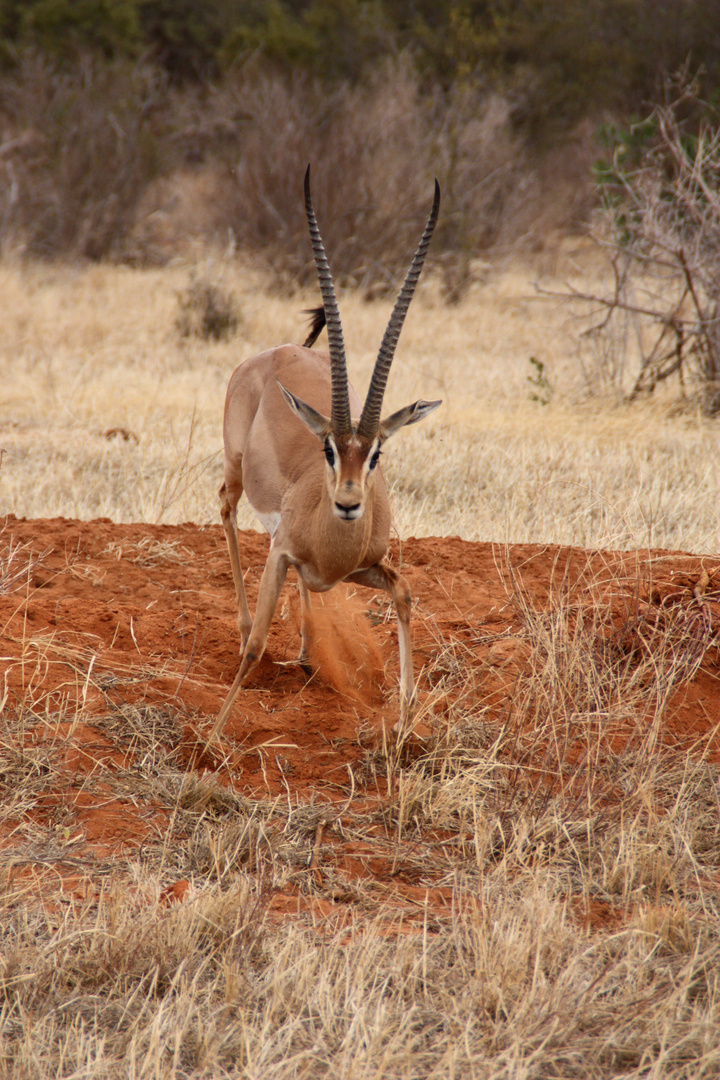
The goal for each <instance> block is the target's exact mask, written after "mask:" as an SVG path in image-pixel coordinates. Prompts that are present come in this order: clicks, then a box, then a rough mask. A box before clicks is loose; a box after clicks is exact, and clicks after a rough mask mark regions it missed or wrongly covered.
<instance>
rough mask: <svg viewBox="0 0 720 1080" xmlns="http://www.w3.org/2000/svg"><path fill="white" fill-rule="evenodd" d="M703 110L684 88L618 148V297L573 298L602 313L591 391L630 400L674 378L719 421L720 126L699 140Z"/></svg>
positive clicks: (594, 332) (609, 238)
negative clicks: (695, 121) (600, 387)
mask: <svg viewBox="0 0 720 1080" xmlns="http://www.w3.org/2000/svg"><path fill="white" fill-rule="evenodd" d="M702 108H703V106H702V103H701V102H700V101H699V98H698V89H697V86H696V85H695V84H689V83H687V82H681V83H680V87H679V90H678V93H677V96H676V98H675V100H673V101H672V102H670V104H667V105H658V106H656V107H655V109H654V110H653V113H652V116H651V117H650V119H649V120H648V121H646V122H645V123H644V124H643V125H642V126H639V127H638V128H636V129H635V130H634V131H633V132H631V133H630V135H629V136H627V137H625V138H623V139H622V140H621V142H620V146H619V148H618V150H617V151H616V153H615V159H614V162H613V166H612V168H611V169H609V170H608V171H607V172H606V173H605V174H603V176H602V177H601V179H602V180H603V181H604V183H605V186H606V192H607V195H606V199H605V204H604V209H603V212H602V216H601V230H602V233H603V235H604V237H605V238H606V242H607V243H609V244H610V246H611V250H612V255H613V267H614V272H615V285H614V290H613V292H612V293H611V294H610V295H606V296H596V295H591V296H588V295H584V294H580V293H575V294H574V295H575V296H576V297H579V298H580V299H582V300H585V301H588V302H590V303H592V304H594V305H598V304H599V305H600V308H601V309H602V317H601V319H600V321H599V322H596V324H595V325H594V326H593V327H592V328H591V330H590V331H589V332H588V336H589V337H590V338H591V339H595V343H594V344H593V348H594V350H595V352H594V356H595V361H596V362H595V363H593V362H592V360H591V362H590V364H589V381H590V382H591V383H592V382H594V381H596V380H597V381H599V383H601V384H602V383H607V382H608V381H609V382H610V383H611V384H614V385H615V386H617V387H618V388H620V389H622V390H623V391H624V392H626V393H627V395H628V397H629V400H631V401H632V400H634V399H635V398H637V397H639V396H640V395H647V394H652V393H653V391H654V390H655V389H656V387H657V386H658V385H660V384H662V383H665V382H666V380H668V379H670V378H671V377H673V376H675V377H676V378H677V380H678V384H679V387H680V391H681V393H682V394H685V391H686V385H689V387H690V388H691V389H693V390H694V391H695V392H696V395H697V398H698V400H699V404H700V408H701V410H702V412H703V413H704V415H706V416H710V417H713V416H717V415H718V414H720V288H719V286H718V264H719V261H720V127H719V126H718V123H717V115H716V114H712V113H709V112H706V114H705V117H704V118H703V119H702V120H701V121H700V124H699V127H698V128H696V132H697V133H693V130H692V128H691V125H690V124H689V123H688V122H687V121H686V119H685V118H686V117H687V116H688V115H694V116H697V114H698V112H699V111H700V109H702ZM598 339H599V342H600V344H597V341H598ZM618 350H619V352H620V354H621V356H619V354H618ZM628 379H629V380H630V381H629V383H628Z"/></svg>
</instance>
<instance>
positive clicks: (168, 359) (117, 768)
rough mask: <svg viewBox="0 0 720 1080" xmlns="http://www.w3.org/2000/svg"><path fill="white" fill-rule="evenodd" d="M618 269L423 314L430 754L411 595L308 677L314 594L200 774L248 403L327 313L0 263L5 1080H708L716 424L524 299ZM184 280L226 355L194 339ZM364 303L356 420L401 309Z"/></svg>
mask: <svg viewBox="0 0 720 1080" xmlns="http://www.w3.org/2000/svg"><path fill="white" fill-rule="evenodd" d="M600 273H601V270H600V267H599V264H598V263H597V261H596V259H595V256H594V255H593V254H592V253H591V252H589V251H588V250H586V249H585V247H584V246H583V245H581V244H580V243H579V242H573V241H566V242H564V244H563V245H562V246H559V247H557V248H555V249H553V252H552V254H546V255H542V254H541V255H538V256H536V257H535V259H534V262H533V263H532V264H530V263H529V262H527V261H526V262H521V261H519V260H515V261H508V262H507V263H505V264H503V265H496V266H492V267H490V266H487V267H483V266H480V265H479V266H478V267H477V268H476V271H475V276H476V281H475V284H474V285H473V286H472V288H471V289H470V291H469V292H468V294H467V295H466V296H465V298H464V299H463V301H462V302H461V303H460V304H458V305H457V306H454V307H448V306H446V305H444V304H443V303H442V302H441V298H440V295H439V290H438V288H437V283H436V282H435V281H434V280H433V279H432V277H430V279H429V280H427V281H426V282H424V283H423V285H422V287H421V288H420V290H419V293H418V296H417V298H416V300H415V302H414V305H413V307H412V308H411V311H410V314H409V316H408V320H407V324H406V327H405V330H404V332H403V336H402V338H401V344H400V347H399V350H398V355H397V357H396V361H395V364H394V368H393V371H392V373H391V377H390V383H389V389H388V396H387V401H386V404H387V408H388V409H392V408H395V407H399V406H401V405H403V404H406V403H407V402H409V401H412V400H414V399H415V398H417V397H426V398H433V397H442V398H443V399H444V402H445V404H444V406H443V409H442V410H440V411H438V412H437V413H436V414H434V415H433V417H432V418H431V419H430V420H428V421H426V422H425V423H424V424H422V425H418V427H417V428H411V429H409V430H408V431H407V432H405V433H403V434H401V435H398V436H397V437H396V439H394V440H393V442H392V443H390V444H389V446H388V448H387V453H386V454H385V456H384V459H383V468H384V472H385V475H386V478H387V480H388V484H389V487H390V490H391V498H392V502H393V509H394V513H395V523H396V536H395V538H394V540H393V544H392V551H391V556H392V559H393V561H394V562H395V564H396V565H399V566H402V570H403V573H404V574H405V575H406V576H407V578H408V580H409V583H410V586H411V589H412V592H413V596H414V598H415V608H414V631H413V632H414V642H415V669H416V673H417V674H418V676H419V683H420V688H421V705H420V710H419V714H418V717H417V724H418V726H417V730H416V732H415V733H414V734H411V733H406V734H405V735H404V736H402V737H401V738H400V739H399V740H397V741H396V740H394V739H392V738H391V737H390V731H391V728H392V725H393V723H394V720H395V718H396V710H397V694H396V690H395V683H396V678H397V644H396V638H395V631H394V625H393V617H392V611H391V609H389V607H388V604H387V601H386V598H385V597H382V596H373V595H372V594H371V593H369V592H367V591H363V592H361V591H357V592H354V591H352V590H344V591H343V590H341V589H337V590H335V591H334V592H333V593H331V594H329V595H328V597H327V598H326V603H325V604H323V605H318V609H317V612H316V626H315V652H314V657H313V659H314V661H315V665H316V669H317V670H316V674H315V675H314V676H313V677H312V678H311V679H310V680H308V679H307V678H306V677H305V675H303V673H302V672H301V671H300V669H299V668H298V667H297V666H296V665H295V663H294V658H295V656H296V654H297V651H298V648H299V636H298V627H297V604H296V600H295V596H294V586H293V585H292V583H289V584H288V586H287V587H286V590H285V592H284V594H283V597H282V598H281V603H280V605H279V608H278V614H277V617H276V620H275V622H274V624H273V627H272V630H271V635H270V640H269V647H268V652H267V654H266V657H265V658H264V660H263V662H262V664H261V665H260V667H259V669H258V671H257V673H256V675H255V676H254V677H253V679H252V682H251V685H250V686H249V687H248V688H247V690H245V691H244V692H243V693H242V695H241V697H240V698H239V699H238V702H237V704H236V706H235V709H234V711H233V716H232V720H231V722H230V723H229V724H228V726H227V728H226V731H225V734H224V739H223V749H222V751H221V750H220V749H219V748H218V749H215V750H214V751H213V752H210V751H209V750H208V749H207V748H206V746H205V745H204V742H203V733H204V732H205V733H207V731H208V730H209V728H210V726H211V721H212V718H213V716H214V714H215V713H216V711H217V708H218V706H219V704H220V703H221V701H222V699H223V697H224V694H225V691H226V689H227V686H228V684H229V682H230V681H231V680H232V677H233V675H234V672H235V666H236V664H237V647H238V637H237V628H236V625H235V612H234V602H233V594H232V584H231V576H230V570H229V565H228V560H227V554H226V551H225V544H224V537H223V534H222V531H221V529H220V527H219V525H218V524H217V510H216V506H217V500H216V492H217V488H218V486H219V483H220V478H221V435H220V422H221V413H222V402H223V396H224V390H225V386H226V383H227V379H228V376H229V374H230V372H231V371H232V369H233V367H234V366H235V364H236V363H238V362H239V361H240V360H241V359H242V358H243V357H245V356H247V355H251V354H252V353H254V352H257V351H259V350H260V349H262V348H264V347H267V346H268V345H269V344H274V343H278V342H281V341H286V340H299V339H302V336H303V333H304V326H303V322H302V316H301V314H300V312H301V310H302V309H303V308H305V307H308V306H310V305H311V304H312V303H314V302H316V298H315V296H314V294H312V293H298V294H296V295H294V296H292V297H290V298H288V297H281V296H278V295H276V294H269V293H268V291H267V290H266V289H265V288H264V286H263V281H262V280H261V278H259V277H258V275H257V274H255V273H253V272H252V270H251V269H248V268H245V269H243V270H240V269H238V267H237V264H236V263H235V262H231V261H229V260H225V259H224V258H222V257H221V256H215V257H213V258H208V257H207V256H203V257H202V258H201V257H200V256H199V257H198V259H197V261H196V263H195V264H194V266H192V267H190V266H188V265H187V264H179V265H176V266H172V267H166V268H164V269H162V270H156V271H155V270H129V269H120V268H117V267H109V266H95V267H92V268H87V267H76V268H69V267H67V266H42V267H38V266H32V265H25V266H19V265H12V264H11V263H6V264H5V265H2V266H0V303H1V304H2V324H3V338H2V345H1V347H0V363H1V364H2V371H3V395H2V416H1V417H0V448H2V451H3V455H2V470H1V471H0V513H2V515H3V518H2V522H3V527H2V532H1V533H0V575H1V576H0V592H1V593H2V595H0V665H1V670H2V672H3V683H2V687H1V688H0V694H1V695H2V696H1V698H0V700H1V702H2V710H3V727H2V736H1V740H2V742H1V747H2V749H1V753H2V773H1V779H2V804H1V805H2V812H1V816H0V844H1V845H2V852H3V859H2V864H1V870H0V874H1V877H2V894H1V895H2V900H1V902H2V906H3V916H2V931H1V933H2V951H1V961H0V962H1V963H2V968H1V969H0V978H1V982H0V986H1V987H2V999H1V1000H2V1011H1V1012H0V1040H1V1042H0V1055H1V1056H0V1075H3V1076H8V1077H10V1076H12V1077H45V1076H49V1075H53V1076H62V1077H71V1076H72V1077H83V1078H85V1077H88V1078H90V1077H106V1076H107V1077H115V1076H117V1077H126V1076H132V1077H172V1076H177V1077H181V1076H194V1077H195V1076H197V1077H199V1076H243V1077H257V1078H261V1077H268V1076H272V1077H301V1076H302V1077H316V1076H328V1077H350V1076H352V1077H358V1078H359V1077H363V1078H365V1077H378V1078H380V1077H383V1078H385V1077H398V1078H406V1077H407V1078H410V1077H443V1078H444V1077H477V1078H483V1080H484V1078H490V1077H497V1078H500V1077H503V1078H505V1077H507V1078H510V1077H513V1078H520V1077H523V1078H525V1077H527V1078H530V1077H537V1078H549V1077H615V1076H629V1077H638V1078H639V1077H653V1078H661V1077H688V1078H690V1077H704V1076H707V1077H710V1076H713V1077H714V1076H716V1075H717V1073H718V1070H719V1069H720V991H719V989H718V984H717V970H718V963H719V962H720V912H719V911H718V900H717V898H718V886H719V884H720V835H719V833H718V826H719V823H720V821H719V819H720V789H719V787H718V783H719V780H720V769H719V766H720V738H719V736H718V726H719V725H720V684H719V683H718V674H719V672H720V658H719V656H718V634H719V632H720V556H719V555H718V554H717V552H718V542H719V541H718V511H717V507H718V505H720V490H719V489H720V469H719V468H718V433H717V424H716V423H714V424H713V423H712V422H710V421H707V420H703V419H702V418H701V417H699V416H698V415H697V413H696V412H695V411H694V410H693V408H692V406H691V404H689V403H686V404H685V405H683V406H682V407H679V406H677V404H672V405H671V403H670V401H669V400H666V401H662V400H660V401H658V402H655V403H653V406H652V408H651V407H650V406H647V405H645V406H643V405H637V406H633V407H632V408H628V407H625V406H619V405H618V404H617V403H616V402H615V401H613V400H612V399H610V398H607V397H601V396H598V394H597V393H596V394H595V395H594V396H588V395H587V388H588V385H589V383H590V384H592V386H593V388H594V389H595V390H596V391H597V389H598V385H599V383H602V382H603V378H600V379H599V380H598V379H597V378H595V376H596V375H597V373H598V372H600V374H601V376H602V375H603V373H604V374H607V372H608V370H609V369H613V370H615V368H616V367H617V363H618V360H617V357H614V358H613V357H608V356H603V357H598V356H597V355H593V354H592V348H593V347H594V346H593V343H592V341H591V340H589V339H585V340H584V344H581V345H579V344H578V340H579V339H578V331H579V330H580V329H581V327H580V325H579V324H578V322H577V321H576V320H575V319H574V317H573V313H572V311H571V310H569V309H568V308H567V306H566V305H564V304H562V303H560V302H559V301H557V300H553V299H548V298H547V297H546V296H544V295H543V294H541V293H539V292H538V291H536V290H535V289H534V287H533V280H534V279H537V280H538V281H540V282H541V284H543V285H544V286H546V287H547V288H549V289H552V288H557V286H558V283H559V282H560V281H572V282H576V283H583V284H586V283H587V280H588V277H590V278H593V277H597V275H599V274H600ZM193 275H194V277H195V280H201V279H202V280H210V281H212V282H214V283H216V284H218V285H220V286H222V288H223V289H224V290H225V291H226V292H230V293H232V294H233V296H234V299H235V305H236V311H237V313H238V315H239V319H240V324H239V326H238V329H237V332H236V334H235V335H234V336H233V337H231V338H230V340H228V341H225V342H208V341H207V340H204V339H201V338H200V337H198V336H197V335H194V334H193V333H192V332H187V331H188V330H190V331H191V330H192V327H190V328H188V327H187V326H185V327H184V329H185V331H186V333H185V334H183V333H182V332H181V331H182V329H183V327H182V326H181V327H178V325H177V321H178V319H179V318H180V319H181V320H182V316H183V312H184V311H185V313H186V308H183V306H182V304H181V303H180V302H179V297H180V298H182V297H185V296H187V292H186V290H187V288H188V284H189V283H190V280H191V277H192V276H193ZM340 303H341V310H342V313H343V321H344V327H345V336H346V342H347V344H348V352H349V364H350V373H351V378H352V379H353V381H354V382H355V384H356V386H358V388H359V389H360V390H361V391H362V390H364V387H365V386H366V384H367V379H368V376H369V371H370V368H371V365H372V362H373V360H374V356H375V351H376V348H377V344H378V342H379V340H380V337H381V335H382V331H383V329H384V326H385V322H386V319H387V315H388V310H389V302H388V301H381V300H377V301H370V302H368V301H365V300H363V299H361V298H360V297H359V296H358V295H356V294H354V293H347V294H342V295H341V298H340ZM580 350H583V351H582V352H581V353H580ZM531 357H533V358H534V359H535V360H536V361H538V362H539V364H541V365H544V367H543V368H540V367H538V365H537V364H532V363H531V362H530V358H531ZM583 364H584V365H585V375H583ZM613 365H615V368H614V367H613ZM588 374H589V375H591V376H592V377H591V378H590V379H589V380H588V378H587V377H585V376H586V375H588ZM529 380H532V381H529ZM606 381H607V380H606ZM537 399H540V400H537ZM542 402H547V403H546V404H543V403H542ZM240 523H241V528H243V529H245V530H248V531H246V532H244V533H243V535H242V536H241V554H242V558H243V564H244V567H245V569H246V570H247V576H246V581H247V587H248V593H249V599H250V603H251V606H252V604H253V603H254V598H255V595H256V590H257V584H258V581H259V576H260V572H261V569H262V565H263V561H264V558H265V553H266V550H267V540H266V538H265V537H264V536H263V535H261V534H260V533H259V532H257V531H254V532H253V531H249V530H254V529H256V525H255V522H254V519H253V516H252V513H251V512H250V511H249V510H247V509H246V510H244V511H243V516H242V517H241V522H240ZM461 538H462V539H461ZM681 552H690V553H691V554H681Z"/></svg>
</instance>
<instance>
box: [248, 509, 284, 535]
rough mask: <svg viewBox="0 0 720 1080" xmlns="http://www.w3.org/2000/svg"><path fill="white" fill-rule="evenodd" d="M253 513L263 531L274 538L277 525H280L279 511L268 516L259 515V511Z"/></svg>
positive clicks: (274, 511)
mask: <svg viewBox="0 0 720 1080" xmlns="http://www.w3.org/2000/svg"><path fill="white" fill-rule="evenodd" d="M253 509H254V508H253ZM255 513H256V515H257V516H258V518H259V519H260V523H261V525H262V526H263V528H264V529H265V531H266V532H269V533H270V535H271V536H274V535H275V533H276V532H277V529H278V525H279V524H280V511H279V510H273V511H271V512H270V513H269V514H261V513H260V511H259V510H255Z"/></svg>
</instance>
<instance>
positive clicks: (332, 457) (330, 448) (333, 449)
mask: <svg viewBox="0 0 720 1080" xmlns="http://www.w3.org/2000/svg"><path fill="white" fill-rule="evenodd" d="M324 449H325V460H326V461H327V463H328V465H329V466H330V468H331V469H336V468H337V462H338V450H337V446H336V445H335V443H334V441H333V439H332V437H331V436H330V435H328V437H327V438H326V440H325V447H324Z"/></svg>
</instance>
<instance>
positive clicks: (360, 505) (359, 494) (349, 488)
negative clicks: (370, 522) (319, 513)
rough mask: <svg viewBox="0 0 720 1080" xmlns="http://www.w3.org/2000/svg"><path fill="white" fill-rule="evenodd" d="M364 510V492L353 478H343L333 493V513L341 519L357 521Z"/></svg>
mask: <svg viewBox="0 0 720 1080" xmlns="http://www.w3.org/2000/svg"><path fill="white" fill-rule="evenodd" d="M364 510H365V498H364V493H363V490H362V488H361V487H360V485H359V484H358V483H357V481H355V480H345V481H343V482H341V483H339V484H338V485H337V487H336V488H335V492H334V494H333V513H334V514H335V516H336V517H339V518H340V520H341V521H357V519H358V518H359V517H362V515H363V511H364Z"/></svg>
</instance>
